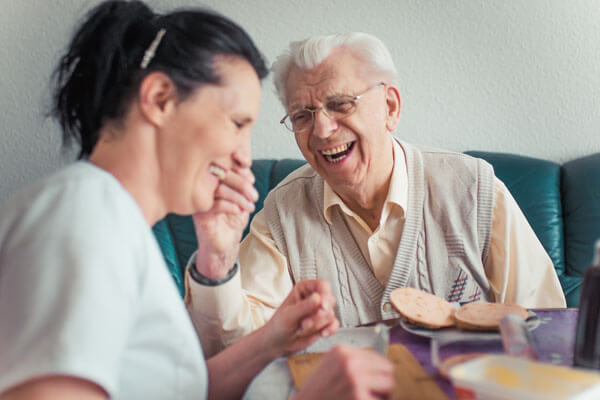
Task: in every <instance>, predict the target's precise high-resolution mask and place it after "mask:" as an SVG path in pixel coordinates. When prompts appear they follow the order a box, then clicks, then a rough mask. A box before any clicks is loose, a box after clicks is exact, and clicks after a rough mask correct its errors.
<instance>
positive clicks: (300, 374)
mask: <svg viewBox="0 0 600 400" xmlns="http://www.w3.org/2000/svg"><path fill="white" fill-rule="evenodd" d="M324 356H325V353H305V354H296V355H293V356H290V357H288V366H289V369H290V374H291V375H292V379H293V380H294V384H295V385H296V389H298V388H300V387H302V384H303V383H304V382H305V381H306V379H307V378H308V377H309V376H310V374H311V373H312V371H313V370H314V369H315V368H316V367H317V366H318V365H319V363H320V362H321V360H322V359H323V357H324ZM387 357H388V358H389V359H390V360H391V361H392V362H393V363H394V365H395V366H396V368H395V371H394V375H395V378H396V387H395V388H394V392H393V393H392V400H409V399H410V400H412V399H419V400H421V399H422V400H448V397H447V396H446V394H445V393H444V392H443V391H442V390H441V389H440V387H439V386H438V385H437V383H436V382H435V379H434V377H432V376H431V375H429V374H428V373H427V371H425V370H424V369H423V367H422V366H421V364H420V363H419V362H418V361H417V360H416V359H415V358H414V357H413V355H412V354H411V353H410V351H409V350H408V349H407V348H406V347H405V346H403V345H401V344H391V345H390V346H389V347H388V354H387Z"/></svg>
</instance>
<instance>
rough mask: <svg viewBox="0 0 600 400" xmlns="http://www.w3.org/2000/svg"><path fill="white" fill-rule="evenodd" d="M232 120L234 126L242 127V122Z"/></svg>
mask: <svg viewBox="0 0 600 400" xmlns="http://www.w3.org/2000/svg"><path fill="white" fill-rule="evenodd" d="M232 121H233V123H234V124H235V126H236V127H237V128H238V129H242V128H243V127H244V123H243V122H238V121H236V120H232Z"/></svg>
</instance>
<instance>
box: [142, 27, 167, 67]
mask: <svg viewBox="0 0 600 400" xmlns="http://www.w3.org/2000/svg"><path fill="white" fill-rule="evenodd" d="M165 33H167V30H166V29H165V28H162V29H161V30H160V31H158V33H157V34H156V37H155V38H154V40H153V41H152V43H150V46H148V49H147V50H146V51H145V52H144V58H142V62H141V63H140V68H141V69H146V67H147V66H148V64H150V61H152V58H153V57H154V54H155V53H156V49H157V48H158V45H159V44H160V41H161V40H162V38H163V36H165Z"/></svg>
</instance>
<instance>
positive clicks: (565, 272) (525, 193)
mask: <svg viewBox="0 0 600 400" xmlns="http://www.w3.org/2000/svg"><path fill="white" fill-rule="evenodd" d="M467 154H470V155H472V156H475V157H480V158H483V159H485V160H487V161H488V162H489V163H490V164H492V165H493V167H494V170H495V172H496V175H497V176H498V177H499V178H500V179H501V180H502V181H503V182H504V183H505V184H506V186H507V187H508V189H509V190H510V191H511V193H512V194H513V196H514V197H515V199H516V201H517V203H518V204H519V206H520V207H521V209H522V210H523V213H524V214H525V216H526V217H527V219H528V221H529V223H530V224H531V226H532V227H533V230H534V231H535V233H536V234H537V236H538V238H539V239H540V241H541V242H542V244H543V245H544V248H545V249H546V251H547V252H548V254H549V255H550V257H551V258H552V261H553V262H554V266H555V268H556V272H557V273H558V277H559V279H560V282H561V285H562V288H563V291H564V293H565V296H566V298H567V304H568V306H569V307H577V305H578V303H579V291H580V287H581V283H582V277H583V274H584V273H585V270H586V269H587V268H588V266H589V265H590V263H591V260H592V254H593V246H594V242H595V240H596V239H598V238H600V153H597V154H593V155H590V156H587V157H583V158H579V159H576V160H573V161H569V162H567V163H565V164H563V165H560V164H557V163H553V162H550V161H545V160H540V159H535V158H530V157H524V156H519V155H515V154H505V153H489V152H480V151H469V152H467ZM304 163H305V161H304V160H296V159H279V160H276V159H259V160H255V161H254V163H253V165H252V171H253V172H254V175H255V176H256V183H255V186H256V189H257V190H258V192H259V194H260V199H259V200H258V202H257V204H256V209H257V210H260V209H261V208H262V206H263V201H264V198H265V196H266V195H267V193H268V192H269V190H271V189H272V188H273V187H275V186H276V185H277V183H279V182H280V181H281V180H282V179H283V178H284V177H286V176H287V175H288V174H289V173H290V172H291V171H293V170H294V169H296V168H298V167H299V166H301V165H303V164H304ZM251 218H252V216H251ZM247 229H248V228H246V232H245V233H247ZM153 230H154V234H155V236H156V238H157V240H158V243H159V245H160V247H161V250H162V252H163V255H164V257H165V260H166V262H167V265H168V267H169V270H170V272H171V275H172V276H173V279H174V280H175V282H176V283H177V285H178V287H179V290H180V293H181V294H182V295H183V279H182V276H183V268H184V267H185V265H186V262H187V260H188V258H189V257H190V255H191V254H192V252H193V251H194V250H195V249H196V243H197V242H196V237H195V233H194V227H193V224H192V220H191V217H183V216H178V215H168V216H167V217H166V218H164V219H163V220H161V221H159V222H158V223H157V224H156V225H155V226H154V228H153Z"/></svg>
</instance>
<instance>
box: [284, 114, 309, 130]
mask: <svg viewBox="0 0 600 400" xmlns="http://www.w3.org/2000/svg"><path fill="white" fill-rule="evenodd" d="M312 118H313V113H312V112H310V111H309V110H298V111H295V112H293V113H292V114H290V118H289V121H290V124H291V125H292V126H291V128H292V130H293V131H294V132H298V131H303V130H306V129H309V128H310V126H311V124H312ZM286 122H287V121H286Z"/></svg>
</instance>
